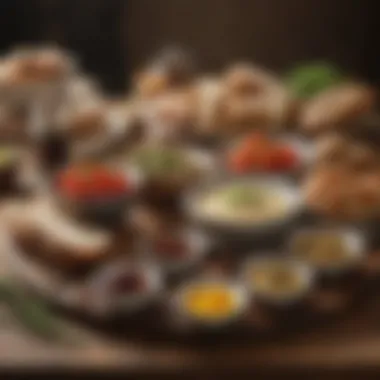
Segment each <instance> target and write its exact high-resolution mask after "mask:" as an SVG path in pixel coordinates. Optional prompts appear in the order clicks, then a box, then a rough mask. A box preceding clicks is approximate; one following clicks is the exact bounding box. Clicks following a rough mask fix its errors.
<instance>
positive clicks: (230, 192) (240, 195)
mask: <svg viewBox="0 0 380 380" xmlns="http://www.w3.org/2000/svg"><path fill="white" fill-rule="evenodd" d="M226 200H227V202H228V204H230V205H231V206H232V207H234V208H235V207H236V208H244V207H256V206H260V205H261V204H262V203H263V193H262V191H260V189H255V188H252V187H251V186H246V185H236V186H233V187H231V188H229V189H227V191H226Z"/></svg>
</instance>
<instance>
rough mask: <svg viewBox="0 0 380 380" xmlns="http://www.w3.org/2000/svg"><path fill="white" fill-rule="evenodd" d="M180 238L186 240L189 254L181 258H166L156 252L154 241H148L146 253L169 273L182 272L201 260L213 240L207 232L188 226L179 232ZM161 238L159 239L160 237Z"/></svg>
mask: <svg viewBox="0 0 380 380" xmlns="http://www.w3.org/2000/svg"><path fill="white" fill-rule="evenodd" d="M178 236H179V238H180V239H181V240H183V241H184V242H185V246H186V248H187V255H186V256H185V257H181V258H179V259H170V258H168V259H165V258H163V257H160V255H159V254H157V253H156V252H154V242H155V241H153V242H147V243H145V245H146V250H147V252H146V254H147V255H148V256H149V257H150V258H151V259H152V260H154V261H155V262H157V264H158V265H159V266H160V267H161V268H162V271H163V272H165V273H167V274H175V273H179V272H182V271H184V270H186V269H189V268H191V267H193V266H195V265H196V264H197V263H199V262H201V261H202V260H203V259H204V257H205V256H206V255H207V253H208V252H209V250H210V246H211V241H210V239H209V238H208V237H206V236H205V234H203V233H201V232H200V231H199V230H195V229H191V228H186V229H181V230H180V231H179V234H178ZM158 240H159V239H158Z"/></svg>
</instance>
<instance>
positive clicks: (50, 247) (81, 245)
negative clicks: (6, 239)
mask: <svg viewBox="0 0 380 380" xmlns="http://www.w3.org/2000/svg"><path fill="white" fill-rule="evenodd" d="M0 220H1V221H3V223H6V225H7V227H8V229H9V230H10V232H11V233H13V234H14V235H15V237H16V238H20V239H22V240H23V241H30V242H34V243H36V244H38V245H39V246H40V247H41V251H42V252H41V254H42V255H43V256H45V257H46V258H47V259H48V260H49V261H51V262H52V263H70V264H73V265H75V264H83V263H92V262H95V261H97V260H99V259H102V258H104V257H105V256H107V255H108V254H109V252H110V249H111V248H112V244H113V239H112V235H111V234H110V233H108V232H105V231H102V230H97V229H93V228H88V227H86V226H84V225H82V224H80V223H78V222H76V221H75V220H72V219H70V218H69V217H68V216H66V215H64V214H63V212H61V211H60V210H59V209H58V208H57V207H56V206H55V205H54V204H53V203H52V201H50V200H36V201H31V202H29V203H28V202H22V203H21V202H20V203H14V204H11V205H8V206H7V207H5V208H4V209H3V210H2V212H1V213H0Z"/></svg>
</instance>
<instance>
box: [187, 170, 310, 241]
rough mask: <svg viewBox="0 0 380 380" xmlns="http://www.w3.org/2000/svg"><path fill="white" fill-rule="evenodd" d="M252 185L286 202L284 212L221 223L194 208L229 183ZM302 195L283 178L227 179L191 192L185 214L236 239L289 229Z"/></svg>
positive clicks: (295, 216)
mask: <svg viewBox="0 0 380 380" xmlns="http://www.w3.org/2000/svg"><path fill="white" fill-rule="evenodd" d="M234 183H235V184H245V183H248V184H252V185H257V186H260V187H264V188H271V189H273V191H274V194H276V193H277V194H279V195H280V196H281V197H283V200H284V203H285V211H284V212H283V214H281V215H279V216H278V217H276V218H270V219H268V220H262V221H252V222H249V221H241V222H238V221H236V220H234V221H233V220H220V219H218V218H217V217H212V216H210V215H202V212H201V210H199V208H198V207H197V203H198V202H199V201H200V200H201V199H202V197H204V196H205V195H207V194H209V193H210V192H212V191H213V190H217V189H219V188H221V187H223V186H226V185H227V186H228V185H232V184H234ZM303 204H304V203H303V198H302V194H301V192H300V191H299V189H298V188H297V186H296V185H295V184H293V183H292V182H290V181H287V180H286V179H283V178H279V177H273V176H254V177H244V178H229V179H223V180H221V181H217V182H212V183H209V184H206V185H204V186H201V187H200V188H198V189H196V190H195V191H194V192H192V193H190V194H189V195H188V197H187V198H186V200H185V204H184V208H185V212H186V213H187V215H188V216H189V217H190V218H191V219H192V220H194V221H195V222H196V223H199V224H201V225H203V226H204V227H205V228H209V229H210V230H212V231H214V232H216V233H219V234H220V235H222V236H223V235H224V236H227V235H235V236H246V237H247V236H248V237H250V236H253V235H254V234H255V233H263V232H270V231H274V230H275V231H277V230H278V228H282V227H288V226H289V224H290V223H291V222H292V221H293V220H294V219H296V218H297V217H298V216H299V215H300V214H301V212H302V210H303Z"/></svg>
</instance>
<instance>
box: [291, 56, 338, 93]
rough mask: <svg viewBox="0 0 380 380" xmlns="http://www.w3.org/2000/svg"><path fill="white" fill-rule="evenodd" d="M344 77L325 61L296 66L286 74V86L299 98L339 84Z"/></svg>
mask: <svg viewBox="0 0 380 380" xmlns="http://www.w3.org/2000/svg"><path fill="white" fill-rule="evenodd" d="M344 79H345V78H344V75H343V74H342V72H341V71H340V70H339V69H338V68H337V67H336V66H334V65H332V64H330V63H327V62H315V63H310V64H306V65H302V66H298V67H296V68H294V69H293V70H291V72H290V73H289V74H288V75H287V76H286V82H287V84H288V87H289V88H290V90H291V91H292V92H293V94H294V95H295V96H297V97H298V98H300V99H307V98H310V97H313V96H315V95H317V94H318V93H320V92H321V91H323V90H326V89H328V88H330V87H332V86H335V85H337V84H340V83H341V82H343V81H344Z"/></svg>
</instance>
